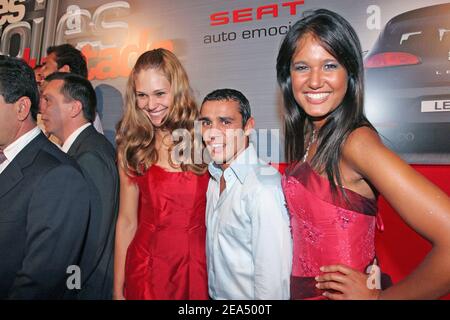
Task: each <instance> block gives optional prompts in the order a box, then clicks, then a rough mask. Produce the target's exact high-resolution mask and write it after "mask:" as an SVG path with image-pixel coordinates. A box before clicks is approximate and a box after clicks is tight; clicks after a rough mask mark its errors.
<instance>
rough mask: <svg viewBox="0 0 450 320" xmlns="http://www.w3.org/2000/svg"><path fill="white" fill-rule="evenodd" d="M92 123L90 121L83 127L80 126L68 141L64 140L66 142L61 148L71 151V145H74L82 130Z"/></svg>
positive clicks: (64, 150)
mask: <svg viewBox="0 0 450 320" xmlns="http://www.w3.org/2000/svg"><path fill="white" fill-rule="evenodd" d="M90 125H91V123H90V122H88V123H86V124H84V125H82V126H81V127H79V128H78V129H77V130H75V131H74V132H72V134H71V135H70V136H69V137H68V138H67V139H66V141H64V144H63V145H62V147H61V150H62V151H63V152H65V153H67V152H68V151H69V149H70V147H71V146H72V144H73V143H74V142H75V140H76V139H77V138H78V136H79V135H80V134H81V132H83V130H84V129H86V128H87V127H89V126H90Z"/></svg>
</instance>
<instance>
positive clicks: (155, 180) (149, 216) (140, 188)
mask: <svg viewBox="0 0 450 320" xmlns="http://www.w3.org/2000/svg"><path fill="white" fill-rule="evenodd" d="M125 101H126V110H125V113H124V116H123V118H122V120H121V121H120V122H119V124H118V132H117V146H118V159H119V172H120V209H119V217H118V221H117V227H116V249H115V268H114V269H115V270H114V271H115V274H114V299H139V300H142V299H165V300H166V299H208V288H207V273H206V257H205V239H206V233H205V232H206V230H205V206H206V189H207V186H208V181H209V176H208V174H207V173H206V166H205V165H201V164H198V165H196V164H193V161H192V159H193V158H192V157H191V154H183V155H182V156H183V157H182V158H181V159H178V158H177V157H176V156H175V155H177V154H179V153H178V152H173V151H175V150H177V149H179V150H182V148H181V143H182V142H183V141H182V140H181V141H179V142H178V141H174V139H173V138H172V133H174V131H175V130H184V131H185V132H187V133H188V137H189V138H190V141H187V142H188V144H189V143H193V130H194V121H195V119H196V118H197V116H198V111H197V106H196V104H195V102H194V99H193V97H192V94H191V89H190V87H189V82H188V77H187V75H186V72H185V70H184V68H183V67H182V65H181V63H180V62H179V61H178V59H177V58H176V56H175V55H174V54H173V53H171V52H170V51H167V50H165V49H156V50H152V51H148V52H145V53H143V54H142V55H141V56H140V57H139V59H138V60H137V62H136V65H135V66H134V68H133V70H132V72H131V75H130V77H129V80H128V85H127V92H126V100H125ZM186 130H187V131H186ZM185 142H186V141H185ZM191 147H192V148H191V149H192V150H194V149H195V148H193V144H191ZM187 150H189V149H187ZM196 150H199V149H196ZM200 150H201V149H200Z"/></svg>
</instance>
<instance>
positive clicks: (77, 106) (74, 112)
mask: <svg viewBox="0 0 450 320" xmlns="http://www.w3.org/2000/svg"><path fill="white" fill-rule="evenodd" d="M80 112H83V105H82V104H81V102H80V101H78V100H73V101H72V102H71V110H70V117H71V118H75V117H77V116H78V115H79V114H80Z"/></svg>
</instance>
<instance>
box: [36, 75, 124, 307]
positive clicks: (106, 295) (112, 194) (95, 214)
mask: <svg viewBox="0 0 450 320" xmlns="http://www.w3.org/2000/svg"><path fill="white" fill-rule="evenodd" d="M46 82H47V84H46V86H45V89H44V91H43V95H42V97H43V99H42V105H41V114H42V120H43V122H44V125H45V127H46V129H47V131H48V132H49V133H51V134H53V135H55V136H56V137H57V138H58V139H59V140H61V141H62V142H63V145H62V150H63V151H64V152H67V153H68V154H69V155H70V156H72V157H73V158H75V159H76V160H77V162H78V164H79V165H80V166H81V168H82V170H83V173H84V176H85V178H86V179H87V180H88V182H89V183H90V190H91V210H92V211H91V220H90V224H89V231H88V237H87V241H86V245H85V248H84V252H83V256H82V260H81V265H80V266H81V272H82V279H83V281H82V288H81V291H80V293H79V298H80V299H111V298H112V283H113V266H114V259H113V252H114V250H113V249H114V230H115V222H116V218H117V213H118V209H119V208H118V202H119V177H118V171H117V167H116V162H115V150H114V147H113V146H112V145H111V143H110V142H109V141H108V140H107V139H106V138H105V137H104V136H103V135H102V134H99V133H98V132H97V131H96V130H95V129H94V127H93V126H92V121H93V120H94V117H95V107H96V97H95V91H94V88H93V87H92V85H91V83H90V82H89V81H88V80H87V79H85V78H82V77H80V76H78V75H75V74H71V73H61V72H57V73H53V74H51V75H49V76H48V77H47V78H46Z"/></svg>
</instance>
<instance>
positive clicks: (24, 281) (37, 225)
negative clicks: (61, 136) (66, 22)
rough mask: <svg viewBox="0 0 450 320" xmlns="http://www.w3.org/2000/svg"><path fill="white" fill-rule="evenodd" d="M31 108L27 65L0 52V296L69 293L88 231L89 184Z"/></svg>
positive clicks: (35, 104) (34, 93) (34, 94)
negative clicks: (41, 127)
mask: <svg viewBox="0 0 450 320" xmlns="http://www.w3.org/2000/svg"><path fill="white" fill-rule="evenodd" d="M38 109H39V92H38V88H37V85H36V81H35V78H34V73H33V70H32V69H31V68H30V67H29V66H27V65H26V63H25V62H23V61H22V60H19V59H15V58H10V57H5V56H0V252H1V259H0V299H62V298H73V297H74V295H73V294H71V293H72V292H71V288H69V287H68V286H67V283H68V282H70V281H68V280H69V279H68V277H69V276H71V275H73V273H71V272H68V270H69V271H70V270H71V268H72V267H73V266H75V265H78V264H79V262H80V260H79V257H80V254H81V251H82V248H83V245H84V239H85V237H86V234H87V225H88V221H89V191H88V184H87V182H86V181H85V179H84V178H83V175H82V172H81V170H80V167H79V166H78V165H77V163H76V162H75V161H74V160H73V159H71V158H70V157H68V156H67V155H66V154H64V153H63V152H61V150H60V149H59V148H58V147H56V146H55V145H54V144H53V143H51V142H49V141H48V139H47V138H46V137H45V136H44V134H43V133H42V132H41V130H40V129H39V128H38V127H36V116H37V113H38ZM75 277H76V275H75Z"/></svg>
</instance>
